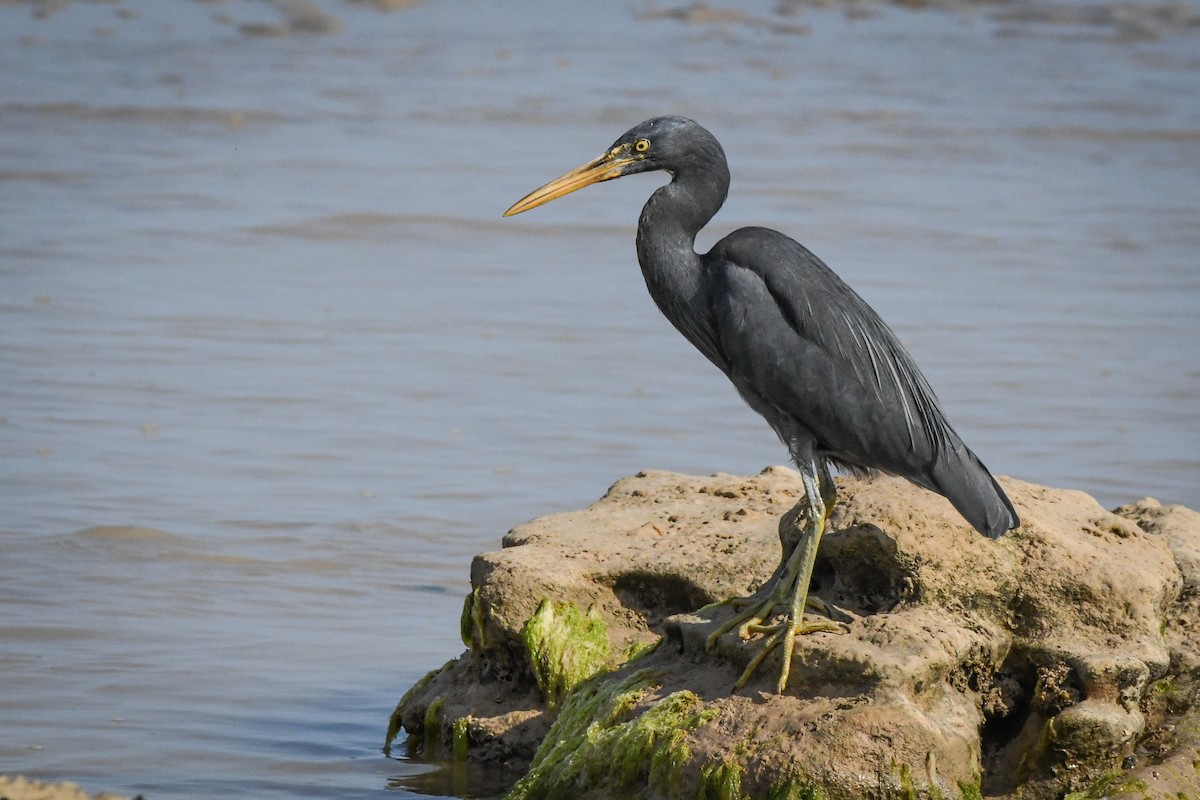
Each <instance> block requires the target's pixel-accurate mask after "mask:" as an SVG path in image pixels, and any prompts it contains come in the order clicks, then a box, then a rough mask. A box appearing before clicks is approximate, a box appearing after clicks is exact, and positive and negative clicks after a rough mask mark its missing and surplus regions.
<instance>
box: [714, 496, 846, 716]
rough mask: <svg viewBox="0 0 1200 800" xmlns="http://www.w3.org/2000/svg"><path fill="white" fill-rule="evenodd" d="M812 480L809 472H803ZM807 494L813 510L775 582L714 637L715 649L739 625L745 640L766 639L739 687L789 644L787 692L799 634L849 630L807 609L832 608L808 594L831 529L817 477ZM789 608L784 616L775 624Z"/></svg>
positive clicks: (783, 673) (782, 680) (784, 672)
mask: <svg viewBox="0 0 1200 800" xmlns="http://www.w3.org/2000/svg"><path fill="white" fill-rule="evenodd" d="M802 477H805V478H807V477H808V476H802ZM805 487H806V492H807V495H808V500H809V502H810V504H811V509H812V510H810V511H809V513H808V514H807V515H806V517H807V519H806V524H805V526H804V529H803V531H802V533H801V535H800V538H799V540H798V541H797V542H796V546H795V547H794V549H793V550H792V552H791V553H790V554H789V555H788V556H787V560H786V561H785V562H784V563H783V565H782V566H781V567H780V569H779V570H778V572H777V573H776V575H775V577H774V579H773V580H772V582H771V583H770V584H769V585H768V586H765V587H763V589H762V590H760V591H759V592H758V593H756V594H755V595H754V597H752V598H749V602H748V603H747V607H746V608H745V609H744V610H742V611H740V612H739V613H737V614H735V615H734V616H733V617H732V618H731V619H729V620H727V621H726V622H724V623H723V624H722V625H721V626H720V627H718V628H717V629H716V630H715V631H713V632H712V633H711V634H709V636H708V640H707V641H706V646H707V648H708V649H709V650H710V651H712V650H714V649H715V648H716V644H717V641H718V640H719V639H720V638H721V637H722V636H724V635H725V634H727V633H729V632H730V631H732V630H734V629H735V628H736V629H737V632H738V636H739V637H740V638H741V639H749V638H750V637H751V636H754V635H756V634H757V635H762V636H764V637H765V638H764V639H763V641H762V644H761V646H760V648H759V651H758V653H756V654H755V655H754V658H752V659H751V661H750V663H749V664H748V665H747V666H746V669H745V671H744V672H743V673H742V675H741V677H740V678H738V680H737V683H736V684H734V688H735V689H740V688H741V687H743V686H745V685H746V683H747V681H749V680H750V677H751V676H752V675H753V674H754V672H755V670H757V669H758V666H759V664H761V663H762V662H763V659H765V658H766V657H767V656H768V655H769V654H770V653H771V652H772V651H773V650H774V649H775V648H776V647H777V646H779V645H783V653H782V656H783V668H782V669H781V670H780V675H779V681H778V683H777V684H776V688H777V691H778V692H780V693H781V694H782V693H783V691H784V689H786V688H787V682H788V677H789V675H790V674H791V670H792V654H793V652H794V651H795V647H796V637H797V636H802V635H804V634H809V633H818V632H839V633H841V632H843V631H844V630H845V628H844V626H843V625H840V624H839V623H838V622H835V621H834V620H832V619H825V620H820V621H818V622H814V623H811V624H809V623H805V621H804V610H805V609H806V608H808V607H809V606H812V607H814V608H816V609H818V610H824V611H826V612H828V611H829V610H830V609H831V608H832V607H831V606H828V605H827V604H826V603H824V602H823V601H821V600H819V599H818V598H816V597H812V598H810V597H809V595H808V583H809V580H811V578H812V572H813V564H814V563H815V562H816V559H817V547H818V546H819V545H820V542H821V535H822V534H823V533H824V528H825V519H826V514H825V508H824V506H823V505H822V503H821V500H820V498H819V497H818V496H817V489H816V484H815V482H814V481H812V480H811V479H806V480H805ZM780 610H781V611H782V612H783V619H782V621H779V622H774V620H775V619H776V617H777V616H778V614H779V611H780Z"/></svg>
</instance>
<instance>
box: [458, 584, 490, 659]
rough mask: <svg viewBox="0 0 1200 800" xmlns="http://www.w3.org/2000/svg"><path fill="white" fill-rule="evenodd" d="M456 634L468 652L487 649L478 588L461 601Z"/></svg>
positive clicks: (481, 603) (481, 602)
mask: <svg viewBox="0 0 1200 800" xmlns="http://www.w3.org/2000/svg"><path fill="white" fill-rule="evenodd" d="M458 633H459V636H461V637H462V641H463V644H464V645H466V646H467V649H468V650H474V649H475V648H476V647H478V648H479V649H481V650H483V649H486V648H487V638H486V637H485V635H484V615H483V601H482V600H480V599H479V587H478V586H477V587H475V588H474V589H473V590H472V591H471V593H470V594H468V595H467V596H466V598H465V599H464V600H463V609H462V616H461V617H460V618H459V620H458Z"/></svg>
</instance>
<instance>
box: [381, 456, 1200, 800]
mask: <svg viewBox="0 0 1200 800" xmlns="http://www.w3.org/2000/svg"><path fill="white" fill-rule="evenodd" d="M1001 483H1002V484H1003V485H1004V487H1005V490H1006V491H1007V492H1008V493H1009V495H1010V497H1011V498H1012V500H1013V502H1014V504H1015V505H1016V506H1017V509H1018V511H1019V512H1020V515H1021V519H1022V525H1021V527H1020V528H1018V529H1016V530H1014V531H1011V532H1010V533H1009V534H1007V535H1006V536H1005V537H1003V538H1002V539H1000V540H998V541H991V540H988V539H985V538H984V537H982V536H980V535H978V534H977V533H976V532H974V531H973V530H972V529H971V528H970V527H969V526H968V524H967V523H966V522H964V521H963V520H962V518H961V517H959V515H958V514H957V513H956V512H955V511H954V510H953V509H952V508H951V507H950V505H949V503H948V502H946V501H945V500H944V499H943V498H941V497H938V496H936V495H934V494H931V493H929V492H925V491H923V490H920V489H918V488H916V487H913V486H912V485H910V484H908V483H906V482H904V481H901V480H898V479H889V478H878V479H873V480H857V479H842V480H839V498H838V504H837V507H836V510H835V512H834V514H833V516H832V518H831V520H830V529H831V533H829V534H828V535H827V536H826V538H825V539H824V541H823V542H822V545H821V550H820V554H819V556H818V561H817V566H816V569H815V572H814V578H813V585H812V588H813V591H814V592H815V593H817V594H818V595H819V596H820V597H822V598H823V599H824V600H825V601H827V602H828V603H831V604H833V606H835V607H836V611H835V612H834V613H835V614H836V615H837V616H839V617H840V618H841V619H843V620H844V621H846V626H845V627H846V632H845V633H841V634H838V633H814V634H810V635H807V636H804V637H801V638H800V639H799V640H798V642H797V646H796V653H795V657H794V660H793V666H792V671H791V679H790V682H789V686H788V690H787V691H786V692H785V693H784V694H782V695H778V694H775V693H774V692H773V691H772V690H773V685H774V680H775V677H776V676H777V675H778V670H779V668H780V664H779V661H778V659H779V655H778V653H774V654H772V655H771V656H768V658H767V660H766V661H765V662H764V664H763V665H762V666H761V667H760V668H759V671H758V673H757V674H756V676H755V678H754V679H753V680H752V681H751V682H750V684H749V685H747V686H746V687H745V688H744V689H741V690H737V691H735V690H734V689H733V684H734V681H735V680H736V679H737V677H738V676H739V675H740V674H741V672H742V669H743V668H744V667H745V665H746V664H747V663H748V661H749V660H750V659H751V658H752V657H753V655H754V654H755V653H756V652H757V642H756V641H755V640H754V639H751V640H749V641H741V640H739V639H738V638H737V637H736V636H735V635H732V634H731V635H727V636H725V637H723V638H722V639H721V640H720V641H719V643H718V646H717V648H716V652H715V653H709V652H707V651H706V649H705V639H706V638H707V636H708V634H709V633H710V632H711V631H712V630H713V629H714V628H715V627H716V626H718V625H719V624H720V623H721V621H723V620H724V619H727V618H728V616H729V615H730V614H732V613H733V611H732V610H731V608H730V607H729V605H728V604H724V603H720V601H723V600H726V599H728V598H730V597H734V596H741V595H746V594H749V593H751V592H752V591H754V590H755V589H756V588H757V587H758V586H759V585H760V584H761V583H762V582H763V581H764V580H765V579H766V578H767V577H768V576H769V575H770V574H771V572H772V571H773V570H774V568H775V566H776V565H777V564H778V560H779V539H780V537H781V535H783V534H785V533H789V532H790V530H791V529H790V526H793V525H794V523H795V520H794V514H793V513H792V509H793V507H794V506H795V504H796V502H797V501H798V500H799V498H800V497H801V496H802V488H801V485H800V481H799V476H798V475H797V474H796V473H795V472H793V471H791V470H788V469H785V468H778V467H775V468H770V469H768V470H766V471H765V472H763V473H762V474H761V475H758V476H753V477H737V476H730V475H717V476H712V477H691V476H684V475H676V474H670V473H657V472H656V473H641V474H639V475H636V476H634V477H630V478H625V479H623V480H621V481H619V482H618V483H617V484H615V485H614V486H613V487H612V488H611V489H610V490H609V492H608V493H607V494H606V495H605V496H604V498H602V499H601V500H600V501H598V502H597V503H596V504H594V505H593V506H591V507H589V508H588V509H586V510H583V511H577V512H572V513H567V514H558V515H553V516H549V517H544V518H541V519H537V520H534V521H533V522H530V523H528V524H526V525H522V526H520V527H518V528H516V529H514V530H513V531H511V532H510V533H509V534H508V535H507V536H505V537H504V542H503V545H504V546H503V549H501V550H499V551H496V552H492V553H484V554H482V555H480V556H477V557H476V558H475V560H474V563H473V564H472V565H471V583H472V593H471V595H470V596H469V597H468V598H467V601H466V603H465V605H464V611H463V617H462V630H463V638H464V641H465V642H466V643H467V645H468V648H469V649H468V651H467V652H466V653H465V654H464V655H463V656H461V657H460V658H458V659H455V660H453V661H451V662H449V663H448V664H446V665H445V666H444V667H442V668H441V669H440V670H437V671H435V672H432V673H430V674H429V675H428V676H427V677H426V678H425V679H424V680H422V681H421V682H420V683H419V684H418V685H417V686H415V687H413V689H412V690H411V691H410V692H409V693H408V694H407V695H406V696H405V698H404V699H403V700H401V702H400V704H399V706H398V707H397V709H396V712H395V715H394V716H393V719H392V724H391V727H390V730H389V733H388V738H389V741H391V740H392V738H393V737H395V736H397V735H398V734H399V732H400V730H401V728H403V730H405V731H407V733H408V737H407V746H408V748H409V750H410V752H413V753H417V754H421V755H422V756H423V757H425V758H429V759H433V760H436V759H447V760H451V759H458V760H472V761H480V762H485V763H489V764H496V765H501V764H504V765H508V766H516V767H520V768H525V767H528V768H529V771H528V773H527V774H526V776H525V777H524V778H522V779H521V781H519V782H518V783H517V785H516V786H515V787H514V788H513V790H512V792H511V794H510V797H513V798H534V797H558V796H563V795H571V796H572V797H574V798H587V797H607V796H621V795H622V794H629V793H631V792H635V791H636V793H638V794H639V796H646V797H779V798H789V797H790V798H827V800H835V799H837V798H854V799H855V800H858V798H864V797H897V798H901V797H903V798H914V797H931V798H934V797H944V798H948V797H965V798H975V797H985V796H986V797H1000V796H1013V795H1016V794H1017V793H1018V792H1019V794H1020V796H1021V797H1022V798H1026V799H1029V798H1059V797H1064V796H1071V795H1070V793H1076V794H1075V795H1074V797H1076V798H1086V797H1101V796H1110V797H1115V796H1121V795H1122V793H1124V794H1125V795H1128V796H1134V797H1143V796H1148V797H1172V798H1177V797H1178V796H1179V793H1180V792H1182V793H1185V794H1189V793H1190V794H1191V795H1193V796H1197V797H1200V774H1198V772H1197V765H1198V764H1200V749H1198V748H1200V714H1198V713H1197V711H1196V709H1195V703H1196V701H1197V699H1198V690H1197V677H1198V676H1200V515H1198V514H1196V513H1195V512H1193V511H1190V510H1188V509H1186V508H1183V507H1180V506H1162V505H1159V504H1158V503H1156V502H1155V501H1153V500H1149V499H1147V500H1142V501H1140V502H1137V503H1134V504H1131V505H1128V506H1123V507H1121V508H1118V509H1116V510H1115V511H1112V512H1110V511H1107V510H1105V509H1103V508H1102V507H1100V506H1099V505H1098V504H1097V503H1096V502H1095V501H1094V500H1093V499H1092V498H1090V497H1088V496H1087V495H1085V494H1083V493H1081V492H1075V491H1066V490H1058V489H1049V488H1046V487H1042V486H1035V485H1032V484H1027V483H1022V482H1020V481H1015V480H1011V479H1002V480H1001ZM1089 792H1091V794H1089Z"/></svg>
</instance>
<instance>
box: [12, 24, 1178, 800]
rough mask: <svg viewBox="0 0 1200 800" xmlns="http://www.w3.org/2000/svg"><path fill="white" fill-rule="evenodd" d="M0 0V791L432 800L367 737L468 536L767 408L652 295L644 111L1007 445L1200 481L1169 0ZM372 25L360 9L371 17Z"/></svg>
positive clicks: (431, 621) (1046, 456)
mask: <svg viewBox="0 0 1200 800" xmlns="http://www.w3.org/2000/svg"><path fill="white" fill-rule="evenodd" d="M372 5H373V4H356V3H345V4H342V3H335V2H332V1H331V2H327V3H325V4H323V5H320V6H318V5H316V4H300V3H293V4H282V3H281V4H274V5H273V4H268V3H249V2H247V3H240V4H228V5H226V4H210V3H172V4H166V3H164V4H157V5H155V4H133V3H116V4H107V3H105V4H87V3H84V4H0V304H2V311H0V487H2V488H0V508H2V509H3V515H2V516H0V531H2V532H0V537H2V538H0V554H2V556H0V558H2V561H0V563H2V565H3V576H2V577H3V579H2V580H0V608H2V609H3V623H2V625H0V700H2V701H3V702H0V771H3V772H23V773H26V774H29V775H31V776H37V777H42V778H46V779H61V778H71V779H75V780H79V781H81V782H83V783H84V785H85V786H88V787H89V788H92V789H94V790H99V789H109V790H115V791H121V792H124V793H126V794H130V795H132V794H136V793H139V792H140V793H144V794H145V795H146V796H147V797H149V798H152V800H159V798H187V797H200V796H205V797H215V796H224V797H237V796H243V797H256V798H271V797H279V798H284V797H339V798H357V797H377V796H389V797H408V796H413V795H414V794H416V793H419V792H426V793H429V792H433V793H441V794H447V795H454V796H467V795H469V794H471V793H472V792H474V793H476V794H478V793H481V792H482V793H486V791H488V790H487V789H483V788H476V789H473V788H471V787H472V786H473V785H474V784H471V783H469V782H468V780H467V778H466V777H464V776H461V775H459V776H450V777H446V778H444V779H441V778H429V777H428V773H429V768H428V767H426V766H424V765H419V764H415V763H413V762H409V761H406V760H404V759H402V758H400V759H388V758H384V757H383V755H382V754H381V753H380V746H381V745H382V738H383V734H384V727H385V724H386V719H387V715H388V713H389V712H390V710H391V707H392V705H393V704H394V703H395V701H396V700H397V698H398V697H399V696H400V694H401V693H402V692H403V691H404V690H405V689H406V688H407V687H408V686H409V685H410V684H411V683H412V682H413V681H414V680H416V679H417V678H418V677H419V676H420V675H421V674H423V673H424V672H425V671H426V670H428V669H430V668H433V667H436V666H438V665H439V664H441V663H442V662H443V661H444V660H446V659H448V658H450V657H452V656H454V655H456V654H457V653H458V652H459V651H460V650H461V644H460V643H459V641H458V633H457V620H458V612H459V608H460V603H461V598H462V596H463V594H464V592H465V591H466V588H467V574H468V565H469V561H470V557H471V555H472V554H473V553H475V552H478V551H481V550H485V549H491V548H494V547H495V546H497V544H498V542H499V538H500V536H501V535H502V534H503V533H504V532H505V531H506V530H507V529H508V528H509V527H511V526H512V525H514V524H516V523H519V522H521V521H524V520H526V519H528V518H530V517H533V516H536V515H539V514H543V513H547V512H553V511H561V510H567V509H572V508H577V507H580V506H582V505H584V504H586V503H588V502H590V501H591V500H593V499H595V498H596V497H597V496H598V495H600V494H601V493H602V492H603V491H604V490H605V488H606V487H607V486H608V485H609V484H610V483H611V482H612V481H614V480H615V479H616V478H618V477H620V476H622V475H626V474H629V473H632V472H635V471H637V470H638V469H641V468H647V467H649V468H658V469H672V470H680V471H686V472H694V473H710V472H714V471H724V472H732V473H747V472H756V471H758V470H760V469H761V468H762V467H764V466H766V465H768V464H772V463H779V462H781V461H782V460H783V459H784V453H783V451H782V449H781V447H780V446H779V445H778V444H777V443H776V442H775V440H774V438H773V436H772V435H771V433H770V432H769V431H768V429H767V428H766V426H765V425H764V424H763V423H762V422H761V421H760V420H759V419H757V418H756V417H755V416H754V415H753V414H752V413H751V412H750V411H748V410H747V409H745V408H744V407H743V406H742V404H741V403H740V401H739V400H738V399H737V398H736V396H735V395H734V393H733V391H732V389H731V388H730V387H729V386H728V385H727V383H726V381H725V380H724V378H722V377H721V376H720V375H719V374H717V373H716V372H715V370H713V369H712V368H711V367H710V366H709V365H708V364H707V363H706V362H705V361H704V360H703V358H702V357H701V356H699V355H698V354H697V353H695V352H693V351H692V350H691V349H690V347H689V346H688V345H687V344H686V343H685V342H684V341H683V340H682V339H681V338H680V337H679V336H678V335H677V334H676V333H675V332H674V331H673V330H672V329H671V328H670V326H669V325H668V324H667V323H666V322H665V321H664V320H663V319H661V318H660V317H659V315H658V314H657V312H656V311H655V310H654V308H653V306H652V304H651V302H650V300H649V298H648V297H647V295H646V293H645V289H644V287H643V285H642V282H641V277H640V275H639V273H638V270H637V266H636V263H635V260H634V253H633V231H634V225H635V222H636V219H637V213H638V209H639V208H640V206H641V203H642V202H643V201H644V200H645V198H646V196H647V195H648V194H649V192H650V191H651V190H652V189H653V187H655V186H656V185H657V184H658V182H659V181H661V178H659V177H655V176H646V177H639V178H630V179H628V180H625V181H619V182H617V183H610V184H606V185H604V186H599V187H593V188H591V189H589V190H587V191H584V192H581V193H579V194H577V195H573V196H572V197H570V198H567V199H564V200H560V201H558V202H556V203H554V204H553V205H551V206H547V207H545V208H542V209H538V210H537V211H535V212H532V213H530V214H526V215H523V216H521V217H518V218H514V219H510V220H504V221H502V220H501V219H500V217H499V215H500V213H501V212H502V211H503V210H504V209H505V208H507V207H508V205H509V204H510V203H511V202H513V201H514V200H516V199H517V198H518V197H520V196H522V195H524V194H525V193H526V192H527V191H529V190H530V189H532V188H534V187H536V186H538V185H540V184H542V183H543V182H545V181H546V180H548V179H550V178H552V177H554V176H556V175H558V174H559V173H561V172H563V171H565V170H566V169H567V168H569V167H572V166H575V165H576V164H578V163H581V162H582V161H584V160H585V159H587V158H590V157H592V156H594V155H595V154H597V153H599V152H600V151H601V149H602V148H604V147H605V146H606V145H607V144H608V143H609V142H611V141H612V140H613V139H615V138H616V137H617V136H618V135H619V134H620V133H621V132H623V131H624V130H625V129H626V128H628V127H629V126H631V125H633V124H634V123H636V122H639V121H641V120H642V119H644V118H646V117H649V116H653V115H655V114H660V113H681V114H685V115H689V116H692V117H695V118H696V119H698V120H700V121H701V122H702V123H704V124H705V125H707V126H708V127H709V128H710V129H712V130H713V131H714V132H715V133H716V134H717V136H718V137H719V138H720V139H721V140H722V142H723V143H724V145H725V147H726V150H727V152H728V154H729V158H730V163H731V169H732V172H733V176H734V182H733V189H732V193H731V197H730V200H729V202H728V203H727V205H726V207H725V209H724V210H723V211H722V213H721V214H720V215H719V216H718V218H717V220H716V221H715V222H714V223H713V225H712V227H711V229H710V230H708V231H706V232H704V233H703V234H702V237H701V242H700V244H701V245H704V246H707V245H709V244H711V243H712V242H713V241H715V239H716V238H717V237H718V236H719V235H720V234H722V233H723V232H727V231H728V230H731V229H732V228H734V227H737V226H740V225H743V224H764V225H769V226H771V227H776V228H780V229H782V230H784V231H786V232H788V233H790V234H792V235H793V236H795V237H797V238H799V239H800V240H801V241H803V242H805V243H806V244H807V245H808V246H809V247H810V248H811V249H813V250H814V251H815V252H817V253H818V254H820V255H821V256H822V257H823V258H824V259H825V260H826V261H828V262H829V263H830V264H831V265H832V266H833V267H834V268H835V269H837V270H838V271H839V272H840V273H841V275H842V276H843V277H845V278H846V279H847V280H848V281H849V282H850V283H851V284H852V285H853V286H855V287H856V288H857V289H858V290H859V291H860V293H862V294H863V295H864V296H865V297H866V298H867V299H868V300H869V301H870V302H871V303H872V304H873V305H874V306H875V307H876V308H877V309H878V310H879V311H880V312H881V313H882V314H883V316H884V317H885V318H886V319H887V320H888V321H889V322H890V323H891V324H892V326H893V327H894V328H895V329H896V330H897V331H898V332H899V334H900V336H901V338H902V339H903V340H904V341H905V342H906V344H907V345H908V346H909V348H910V349H911V351H912V352H913V354H914V355H915V357H916V359H917V361H918V362H919V363H920V364H921V365H922V367H923V369H924V370H925V372H926V373H927V375H928V376H929V378H930V380H931V382H932V383H933V385H934V386H935V388H936V389H937V391H938V393H939V395H940V396H941V398H942V401H943V403H944V405H945V406H946V408H947V410H948V413H949V415H950V417H951V419H952V420H953V421H954V423H955V424H956V426H957V427H958V429H959V430H960V432H961V433H962V434H963V435H964V437H965V438H966V439H967V441H968V442H969V443H970V444H971V446H972V447H973V448H974V449H975V450H976V451H977V452H978V453H979V454H980V455H981V457H982V458H983V459H984V461H985V462H986V463H987V464H988V465H989V466H990V467H991V468H992V469H993V470H994V471H996V472H999V473H1007V474H1011V475H1015V476H1017V477H1020V478H1023V479H1026V480H1032V481H1037V482H1041V483H1046V484H1051V485H1055V486H1068V487H1076V488H1079V489H1082V490H1084V491H1087V492H1089V493H1091V494H1093V495H1095V496H1096V497H1097V498H1098V499H1099V500H1100V501H1101V502H1102V503H1104V504H1106V505H1109V506H1112V505H1116V504H1118V503H1121V502H1124V501H1127V500H1132V499H1134V498H1137V497H1141V496H1144V495H1152V496H1155V497H1157V498H1158V499H1160V500H1162V501H1164V502H1181V503H1185V504H1188V505H1190V506H1192V507H1200V480H1198V478H1200V456H1198V455H1197V450H1198V445H1200V355H1198V352H1200V347H1198V346H1200V322H1198V318H1200V268H1198V264H1197V256H1196V253H1197V252H1198V251H1200V224H1198V223H1200V217H1198V214H1200V211H1198V209H1200V101H1198V100H1197V98H1198V97H1200V93H1198V92H1197V91H1196V88H1197V86H1198V85H1200V26H1198V25H1197V19H1198V17H1200V9H1197V5H1196V4H1195V3H1173V4H1162V5H1155V4H1121V3H1114V4H1084V3H1078V4H1070V3H1067V4H1054V5H1045V6H1043V5H1038V4H1033V3H1018V4H1003V5H990V4H983V5H979V6H974V5H969V4H967V5H953V4H947V7H946V8H939V9H928V10H924V11H913V10H910V9H903V8H894V7H890V6H886V5H872V4H868V3H858V4H854V5H852V6H850V7H848V8H842V7H835V8H827V9H818V8H809V7H807V6H805V5H801V4H797V5H794V6H788V5H786V4H785V5H783V6H777V5H775V4H773V3H765V2H764V3H753V4H749V5H744V6H742V7H741V9H740V10H737V11H733V10H722V7H720V6H708V7H697V8H682V9H681V8H678V7H673V6H666V5H661V4H642V3H632V4H619V5H612V4H602V3H593V4H587V5H581V6H578V7H573V8H571V9H570V11H569V12H568V11H566V10H564V9H563V8H562V7H561V6H560V4H556V3H550V2H535V3H529V4H523V5H521V6H519V7H511V6H505V7H503V8H500V7H492V6H490V5H488V4H482V3H479V4H471V5H470V6H469V7H464V6H462V4H454V3H445V2H437V1H435V0H430V1H429V2H425V3H423V4H417V5H413V6H411V7H407V8H401V9H399V10H395V11H392V12H383V11H380V10H377V9H376V8H374V7H372ZM374 5H388V4H374Z"/></svg>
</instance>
